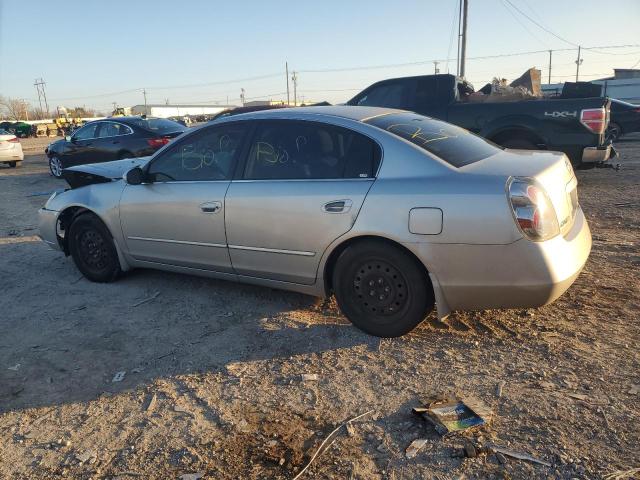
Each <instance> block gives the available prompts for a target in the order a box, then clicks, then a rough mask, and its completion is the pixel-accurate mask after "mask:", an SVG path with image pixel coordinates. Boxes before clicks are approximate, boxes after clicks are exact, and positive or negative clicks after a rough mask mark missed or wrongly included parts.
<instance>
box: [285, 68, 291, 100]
mask: <svg viewBox="0 0 640 480" xmlns="http://www.w3.org/2000/svg"><path fill="white" fill-rule="evenodd" d="M284 69H285V76H286V77H287V105H291V100H290V99H289V62H284Z"/></svg>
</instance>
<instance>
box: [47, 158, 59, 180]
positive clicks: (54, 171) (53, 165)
mask: <svg viewBox="0 0 640 480" xmlns="http://www.w3.org/2000/svg"><path fill="white" fill-rule="evenodd" d="M49 171H51V175H53V176H54V177H56V178H61V177H62V162H61V161H60V159H59V158H58V157H56V156H55V155H53V156H52V157H51V158H49Z"/></svg>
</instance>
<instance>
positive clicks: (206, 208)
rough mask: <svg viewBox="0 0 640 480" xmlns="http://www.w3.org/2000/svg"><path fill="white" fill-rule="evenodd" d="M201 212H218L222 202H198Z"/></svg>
mask: <svg viewBox="0 0 640 480" xmlns="http://www.w3.org/2000/svg"><path fill="white" fill-rule="evenodd" d="M200 210H201V211H202V213H218V212H219V211H220V210H222V202H205V203H201V204H200Z"/></svg>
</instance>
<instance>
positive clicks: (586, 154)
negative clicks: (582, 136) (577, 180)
mask: <svg viewBox="0 0 640 480" xmlns="http://www.w3.org/2000/svg"><path fill="white" fill-rule="evenodd" d="M616 155H617V153H616V151H615V150H614V149H613V147H612V146H611V145H600V146H598V147H586V148H585V149H584V150H583V151H582V163H588V164H596V163H603V162H606V161H607V160H609V159H610V158H613V157H615V156H616Z"/></svg>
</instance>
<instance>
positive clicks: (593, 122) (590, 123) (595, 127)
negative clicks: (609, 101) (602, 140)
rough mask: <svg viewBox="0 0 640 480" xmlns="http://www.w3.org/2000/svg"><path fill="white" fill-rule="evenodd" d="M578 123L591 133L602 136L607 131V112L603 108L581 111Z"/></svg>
mask: <svg viewBox="0 0 640 480" xmlns="http://www.w3.org/2000/svg"><path fill="white" fill-rule="evenodd" d="M580 123H582V124H583V125H584V126H585V127H587V128H588V129H589V130H591V131H592V132H593V133H597V134H598V135H602V134H603V133H604V131H605V130H606V129H607V123H608V122H607V112H606V111H605V109H604V107H600V108H587V109H585V110H582V112H580Z"/></svg>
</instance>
